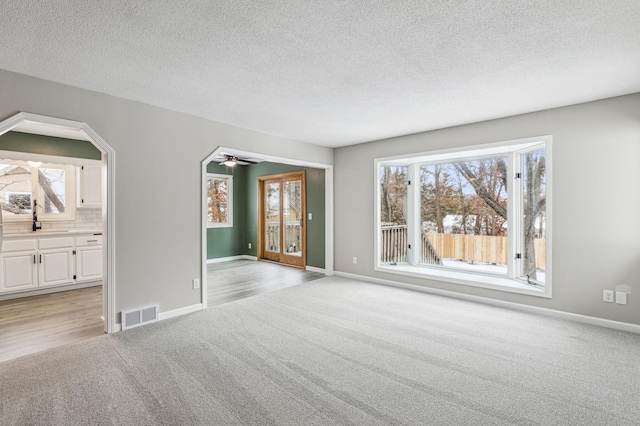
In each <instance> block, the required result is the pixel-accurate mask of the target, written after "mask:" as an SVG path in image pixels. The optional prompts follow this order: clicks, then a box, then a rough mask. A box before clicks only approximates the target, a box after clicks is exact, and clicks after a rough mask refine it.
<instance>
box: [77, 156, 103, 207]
mask: <svg viewBox="0 0 640 426" xmlns="http://www.w3.org/2000/svg"><path fill="white" fill-rule="evenodd" d="M77 175H78V197H77V205H78V207H80V208H82V207H94V208H95V207H101V206H102V164H99V163H96V164H84V165H83V166H82V167H79V168H78V173H77Z"/></svg>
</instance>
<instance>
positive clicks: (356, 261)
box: [353, 256, 358, 265]
mask: <svg viewBox="0 0 640 426" xmlns="http://www.w3.org/2000/svg"><path fill="white" fill-rule="evenodd" d="M353 264H354V265H357V264H358V258H357V257H355V256H353Z"/></svg>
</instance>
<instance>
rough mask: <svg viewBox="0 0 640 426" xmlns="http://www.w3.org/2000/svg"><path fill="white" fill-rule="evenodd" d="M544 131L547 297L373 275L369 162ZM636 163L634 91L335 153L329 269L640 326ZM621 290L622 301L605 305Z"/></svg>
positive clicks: (639, 108) (638, 139)
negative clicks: (548, 205)
mask: <svg viewBox="0 0 640 426" xmlns="http://www.w3.org/2000/svg"><path fill="white" fill-rule="evenodd" d="M541 135H552V136H553V148H552V155H553V171H552V172H553V196H552V197H553V198H552V202H553V242H552V262H553V298H552V299H544V298H539V297H532V296H525V295H519V294H513V293H505V292H500V291H494V290H487V289H481V288H475V287H469V286H463V285H456V284H449V283H444V282H439V281H434V280H426V279H419V278H410V277H404V276H400V275H392V274H386V273H383V272H375V271H374V270H373V265H374V245H373V233H374V225H373V223H374V222H373V221H374V211H373V206H374V175H373V161H374V158H378V157H386V156H393V155H403V154H411V153H416V152H425V151H430V150H438V149H446V148H452V147H464V146H468V145H476V144H482V143H490V142H498V141H505V140H512V139H520V138H526V137H532V136H541ZM639 163H640V94H635V95H629V96H624V97H619V98H613V99H607V100H602V101H598V102H591V103H587V104H582V105H576V106H571V107H566V108H559V109H553V110H548V111H542V112H538V113H532V114H526V115H520V116H515V117H510V118H505V119H500V120H493V121H488V122H483V123H477V124H471V125H467V126H460V127H454V128H450V129H445V130H439V131H433V132H427V133H420V134H415V135H408V136H403V137H399V138H394V139H390V140H384V141H377V142H372V143H367V144H362V145H356V146H352V147H345V148H339V149H337V150H336V152H335V163H334V166H335V182H336V185H335V211H336V215H335V268H336V271H342V272H348V273H353V274H360V275H364V276H369V277H376V278H380V279H388V280H394V281H401V282H405V283H410V284H417V285H422V286H427V287H432V288H436V289H444V290H451V291H456V292H460V293H466V294H471V295H477V296H484V297H490V298H495V299H500V300H505V301H512V302H517V303H522V304H528V305H534V306H539V307H544V308H550V309H556V310H561V311H566V312H571V313H576V314H584V315H590V316H595V317H600V318H605V319H610V320H616V321H624V322H629V323H633V324H640V166H639V165H638V164H639ZM353 256H357V257H358V264H357V265H353V264H352V262H351V258H352V257H353ZM622 285H628V286H630V287H631V291H632V294H631V295H630V296H629V298H628V304H627V305H617V304H611V303H604V302H603V301H602V290H603V289H611V290H613V289H614V288H615V287H616V286H622Z"/></svg>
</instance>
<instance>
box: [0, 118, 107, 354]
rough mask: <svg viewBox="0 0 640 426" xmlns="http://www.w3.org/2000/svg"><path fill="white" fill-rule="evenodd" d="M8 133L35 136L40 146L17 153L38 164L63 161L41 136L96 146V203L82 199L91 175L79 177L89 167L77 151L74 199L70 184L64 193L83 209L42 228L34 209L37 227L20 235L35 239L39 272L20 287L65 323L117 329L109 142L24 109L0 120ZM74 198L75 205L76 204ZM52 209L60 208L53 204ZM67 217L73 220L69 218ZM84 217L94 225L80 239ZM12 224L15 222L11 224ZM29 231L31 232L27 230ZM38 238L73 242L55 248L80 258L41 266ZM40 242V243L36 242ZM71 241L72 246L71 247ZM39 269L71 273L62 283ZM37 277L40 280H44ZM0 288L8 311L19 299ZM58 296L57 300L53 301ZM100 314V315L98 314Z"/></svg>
mask: <svg viewBox="0 0 640 426" xmlns="http://www.w3.org/2000/svg"><path fill="white" fill-rule="evenodd" d="M8 132H13V134H15V135H18V134H23V135H29V134H30V135H34V136H37V137H38V138H39V139H38V141H39V142H38V143H40V144H41V145H42V151H38V150H34V151H25V153H26V154H22V155H23V156H25V155H28V156H33V157H34V158H35V159H36V160H38V161H42V162H43V163H47V162H50V163H60V162H61V161H63V160H62V159H63V157H60V156H61V155H64V154H62V153H60V151H57V149H59V148H60V147H59V146H58V145H56V148H52V146H49V144H48V141H47V138H49V139H50V140H53V139H56V140H57V141H62V140H69V141H70V142H72V141H73V140H75V141H76V142H77V141H85V142H87V146H91V145H92V149H94V150H95V148H97V151H98V152H97V158H96V159H95V160H93V161H94V162H95V163H96V164H95V167H94V169H95V170H96V172H95V174H94V175H92V176H95V175H96V174H97V176H98V177H100V179H101V183H100V184H98V185H97V186H96V185H93V186H94V187H95V188H93V187H92V191H93V192H92V193H91V194H93V193H95V192H97V193H98V194H97V195H98V199H102V203H101V204H100V203H98V204H96V205H93V204H91V205H90V204H89V201H92V200H93V199H88V198H86V197H85V192H84V189H86V188H85V184H87V185H88V183H91V182H93V180H91V181H89V180H88V179H84V175H81V174H80V173H81V172H80V170H85V169H86V170H89V167H81V164H80V163H83V162H86V160H82V159H83V158H89V157H83V156H81V155H78V159H74V158H68V159H69V160H73V161H70V162H69V164H70V167H71V169H70V170H72V171H74V173H75V175H76V176H77V177H78V181H77V182H76V180H75V178H74V177H73V174H70V175H69V178H70V179H69V180H70V181H73V182H76V183H77V189H78V190H79V191H78V193H77V195H78V197H77V198H76V189H73V188H72V189H71V191H70V192H69V197H71V199H72V200H74V201H71V202H70V205H71V206H75V207H76V208H78V209H80V207H83V212H82V214H80V213H79V212H80V210H76V216H75V217H76V219H77V220H76V222H75V223H71V222H73V220H71V221H68V220H67V219H64V220H66V221H67V222H69V223H66V222H64V223H63V222H55V226H53V225H52V224H51V223H46V220H45V224H46V225H48V226H49V227H48V228H47V229H45V228H44V227H43V226H42V225H43V224H42V219H46V218H45V216H46V215H45V214H40V215H39V216H38V219H37V220H36V217H35V214H34V215H33V216H34V217H33V228H34V229H36V226H37V232H33V233H31V232H30V233H29V234H30V235H26V234H25V236H24V238H27V239H30V240H34V241H36V243H37V244H36V248H35V250H40V251H38V253H40V252H42V253H41V254H42V258H43V265H39V264H38V265H37V266H38V267H40V269H41V270H40V269H39V270H38V271H39V272H38V274H37V275H35V273H34V276H36V277H37V279H36V278H34V280H35V282H36V285H35V286H34V285H32V286H28V287H29V288H28V289H27V290H25V291H26V292H27V293H28V294H27V293H25V294H27V296H28V297H29V300H30V301H32V302H33V303H34V304H35V305H34V306H38V309H41V310H47V309H49V310H50V309H53V310H55V309H57V308H60V307H62V308H64V309H63V311H64V317H65V318H63V319H64V320H65V321H66V322H67V323H69V324H71V323H74V324H75V327H78V326H82V327H85V326H86V327H85V328H90V329H91V330H92V331H91V333H93V334H95V332H96V331H97V332H98V333H99V330H100V329H102V332H103V333H104V332H106V333H112V332H115V331H117V330H116V329H115V317H116V316H115V312H114V310H115V303H114V301H115V290H114V287H115V283H114V278H115V274H114V247H115V245H114V233H113V229H114V222H115V217H114V216H115V215H114V208H113V207H114V204H113V199H114V187H113V183H114V182H115V179H114V178H115V176H114V171H115V167H114V157H115V153H114V151H113V149H112V148H111V147H109V145H108V144H107V143H106V142H105V141H104V140H103V139H102V138H100V136H99V135H97V134H96V133H95V132H94V131H93V130H92V129H91V128H90V127H89V126H88V125H87V124H85V123H81V122H77V121H71V120H65V119H59V118H53V117H47V116H41V115H36V114H30V113H18V114H16V115H14V116H12V117H10V118H8V119H6V120H4V121H2V122H0V135H4V134H5V133H8ZM43 137H44V138H43ZM15 151H16V154H19V151H22V149H19V150H15ZM36 157H37V158H36ZM26 159H27V158H24V160H25V161H26ZM76 163H77V164H76ZM33 167H38V166H37V165H34V166H33ZM94 169H92V170H94ZM38 173H39V172H38ZM82 182H84V183H82ZM100 194H101V195H100ZM94 195H95V194H94ZM85 198H86V199H85ZM43 199H44V198H43ZM65 199H66V198H65ZM45 201H46V199H45ZM76 201H77V203H78V204H76ZM82 203H85V204H83V205H82V206H80V205H79V204H82ZM38 207H40V204H38ZM34 210H35V209H34ZM45 210H46V203H45ZM58 210H60V209H59V208H58ZM65 210H67V211H71V210H68V209H67V207H65ZM92 211H96V212H97V213H92ZM38 213H42V212H41V211H38ZM45 213H46V212H45ZM87 215H89V216H87ZM71 219H73V217H72V218H71ZM60 220H62V219H60ZM78 221H79V222H78ZM87 221H88V222H90V225H95V226H91V228H92V229H94V228H95V229H96V231H95V233H93V234H91V235H90V236H89V237H87V238H86V240H87V241H84V239H83V238H84V233H85V231H86V230H85V229H80V226H79V225H82V226H86V224H87V223H88V222H87ZM94 222H95V224H94ZM5 225H7V224H5ZM63 225H69V226H70V227H71V228H73V227H74V226H75V227H76V228H75V229H73V230H72V231H73V232H71V231H69V232H67V234H68V235H67V234H64V231H67V229H66V227H65V226H63ZM5 228H6V226H5ZM14 228H16V227H15V226H14ZM63 228H64V229H63ZM29 230H30V231H31V229H29ZM11 231H12V233H13V234H15V233H16V231H17V232H18V233H20V232H21V231H20V230H18V229H12V230H11ZM87 232H88V231H87ZM92 232H93V231H92ZM58 234H60V235H58ZM76 234H77V235H76ZM36 237H37V239H36ZM43 238H45V239H47V241H46V242H47V243H51V241H54V242H56V243H60V244H62V243H65V244H67V245H68V244H71V245H73V247H71V246H70V247H71V248H70V249H68V250H67V247H66V246H65V248H64V250H63V249H59V251H60V252H62V251H64V252H65V253H66V251H69V252H71V251H72V249H75V250H73V254H74V256H73V258H76V256H75V254H76V252H77V253H78V254H79V255H81V258H82V259H83V261H79V260H77V259H76V260H71V261H69V262H68V268H66V267H65V268H66V269H64V271H63V270H62V269H60V268H57V269H53V270H51V268H49V269H46V268H45V265H44V260H46V256H45V255H46V254H47V253H48V252H49V251H52V250H49V251H47V250H48V249H47V250H45V248H46V247H44V245H42V244H40V240H41V239H43ZM13 239H14V240H15V239H16V237H15V235H13ZM79 240H82V241H79ZM43 241H44V240H43ZM83 241H84V242H83ZM85 243H86V244H85ZM96 244H99V245H101V247H96ZM13 245H14V246H15V245H16V244H15V243H14V244H13ZM41 245H42V247H40V246H41ZM85 245H86V247H85ZM75 246H78V247H77V248H76V247H75ZM8 248H9V247H7V249H8ZM11 248H13V247H11ZM56 250H58V249H56ZM96 253H97V254H96ZM61 258H62V256H58V257H57V258H56V260H59V259H61ZM38 259H39V257H38ZM89 261H90V262H89ZM56 265H57V264H56ZM50 266H51V265H50ZM43 271H44V272H51V273H53V272H56V273H59V274H58V275H60V274H61V273H62V272H68V273H69V274H71V275H70V276H71V278H69V279H68V280H65V282H64V283H62V282H61V281H60V282H58V281H56V282H49V281H47V280H48V278H50V277H49V276H48V275H47V276H46V277H44V276H41V275H42V274H41V273H40V272H42V273H44V272H43ZM52 271H53V272H52ZM61 271H62V272H61ZM96 271H99V272H101V276H100V277H98V278H96V277H97V275H96V274H97V272H96ZM98 275H99V274H98ZM43 277H44V278H46V279H44V278H43ZM56 277H57V275H56ZM96 280H99V283H98V285H97V286H95V284H94V283H95V282H96ZM42 283H44V284H42ZM45 284H46V285H45ZM63 287H64V288H63ZM5 290H6V294H5V295H4V296H3V300H5V302H4V303H3V309H5V311H6V310H7V309H8V310H9V311H12V310H14V308H15V306H14V305H17V304H19V303H18V302H16V301H17V300H19V299H17V297H18V296H19V294H17V293H15V292H14V291H13V289H11V288H9V289H8V290H7V289H6V288H5ZM62 290H64V291H62ZM21 291H22V290H21ZM14 293H15V294H14ZM58 301H59V302H60V303H62V304H60V303H58ZM22 305H24V304H22ZM89 306H90V307H91V313H90V317H91V321H90V322H87V321H86V318H87V316H86V315H89V314H88V313H85V312H84V311H82V309H84V308H85V307H89ZM71 307H75V309H74V310H71V309H70V308H71ZM45 308H46V309H45ZM67 308H69V309H67ZM6 312H8V311H6ZM6 312H5V313H6ZM59 314H60V313H59V312H58V314H56V315H59ZM85 314H86V315H85ZM94 317H97V320H98V321H97V322H96V321H93V319H94ZM100 317H102V319H101V318H100ZM4 319H5V320H6V319H7V318H4ZM81 323H82V324H81ZM18 325H19V327H25V326H27V324H26V322H24V323H20V324H18ZM55 332H56V333H57V334H60V335H62V334H61V331H60V330H58V329H56V330H55ZM22 334H24V335H25V336H26V333H22ZM49 334H55V333H47V338H48V339H49V340H56V339H54V338H53V336H52V335H49ZM71 334H73V335H74V336H71ZM71 334H68V335H66V336H64V337H65V339H66V338H67V337H69V338H70V337H74V338H76V337H81V336H80V335H81V334H83V335H87V336H88V334H85V332H84V329H83V331H82V332H80V331H77V330H76V331H74V332H72V333H71ZM40 340H44V338H43V337H42V336H41V338H40ZM57 340H60V341H61V342H62V343H61V344H66V343H69V342H70V340H68V339H67V340H64V339H57ZM63 340H64V341H63ZM16 343H17V342H16ZM37 343H38V342H37ZM40 343H42V342H39V343H38V345H40ZM40 346H42V345H40ZM38 347H39V346H38ZM48 347H51V346H48ZM34 348H35V346H34ZM45 348H46V347H43V349H45ZM28 349H29V348H27V347H26V346H25V348H24V351H22V352H23V353H27V352H28ZM25 351H26V352H25Z"/></svg>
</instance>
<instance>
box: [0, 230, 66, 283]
mask: <svg viewBox="0 0 640 426" xmlns="http://www.w3.org/2000/svg"><path fill="white" fill-rule="evenodd" d="M74 245H75V239H74V238H73V237H60V238H38V239H15V240H6V241H4V242H3V250H2V263H1V264H2V274H1V278H2V282H1V283H0V293H7V292H15V291H19V290H31V289H34V288H43V287H50V286H58V285H63V284H72V283H73V282H74V277H73V271H74V266H75V262H74V259H73V249H74Z"/></svg>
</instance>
